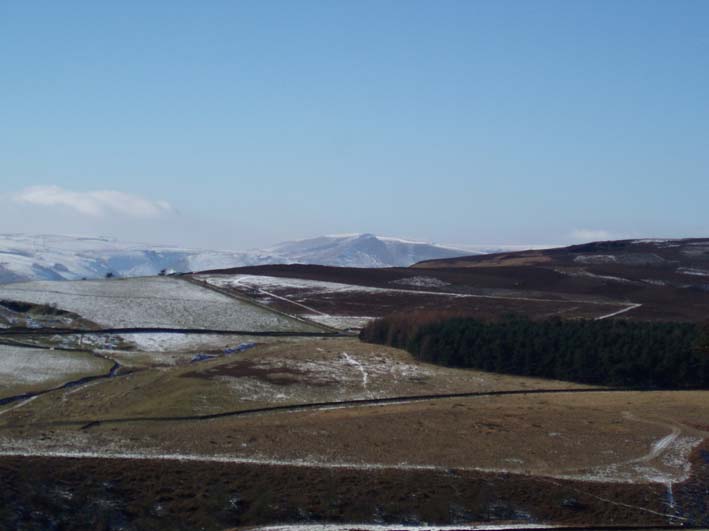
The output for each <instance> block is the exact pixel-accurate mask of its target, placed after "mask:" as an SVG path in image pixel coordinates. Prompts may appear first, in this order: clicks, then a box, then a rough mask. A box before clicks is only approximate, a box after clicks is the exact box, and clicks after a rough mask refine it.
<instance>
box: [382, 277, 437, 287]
mask: <svg viewBox="0 0 709 531" xmlns="http://www.w3.org/2000/svg"><path fill="white" fill-rule="evenodd" d="M390 284H396V285H399V286H412V287H415V288H444V287H446V286H450V283H449V282H444V281H443V280H440V279H438V278H435V277H425V276H416V277H407V278H400V279H398V280H392V281H391V282H390Z"/></svg>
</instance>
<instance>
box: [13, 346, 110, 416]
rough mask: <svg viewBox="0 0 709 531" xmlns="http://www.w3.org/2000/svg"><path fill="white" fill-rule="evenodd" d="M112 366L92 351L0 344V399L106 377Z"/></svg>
mask: <svg viewBox="0 0 709 531" xmlns="http://www.w3.org/2000/svg"><path fill="white" fill-rule="evenodd" d="M112 365H113V364H112V363H111V362H109V361H108V360H105V359H103V358H100V357H96V356H93V355H91V354H90V353H88V352H64V351H59V350H46V349H33V348H21V347H13V346H8V345H0V399H2V398H5V397H9V396H13V395H19V394H22V393H27V392H35V391H41V390H44V389H50V388H53V387H57V386H59V385H62V384H63V383H65V382H68V381H72V380H78V379H80V378H84V377H86V376H93V375H97V374H104V373H106V372H108V371H109V370H110V369H111V366H112ZM1 411H2V409H0V412H1Z"/></svg>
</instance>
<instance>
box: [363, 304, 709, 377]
mask: <svg viewBox="0 0 709 531" xmlns="http://www.w3.org/2000/svg"><path fill="white" fill-rule="evenodd" d="M360 337H361V339H363V340H364V341H369V342H373V343H381V344H386V345H390V346H394V347H398V348H404V349H406V350H408V351H409V352H410V353H411V354H413V355H414V356H415V357H416V358H417V359H419V360H422V361H426V362H431V363H435V364H439V365H445V366H449V367H467V368H475V369H480V370H484V371H490V372H499V373H505V374H516V375H524V376H534V377H541V378H553V379H557V380H567V381H572V382H580V383H586V384H595V385H607V386H621V387H638V388H661V389H690V388H691V389H699V388H703V389H707V388H709V325H705V326H700V325H697V324H694V323H655V322H634V321H626V320H601V321H590V320H569V321H564V320H562V319H558V318H555V319H549V320H545V321H531V320H529V319H527V318H524V317H517V316H509V317H507V318H505V319H502V320H500V321H495V322H484V321H480V320H476V319H472V318H468V317H464V316H451V315H446V314H416V313H413V314H397V315H392V316H389V317H384V318H382V319H378V320H376V321H372V322H371V323H369V324H368V325H367V326H366V327H365V328H364V329H363V330H362V332H361V335H360Z"/></svg>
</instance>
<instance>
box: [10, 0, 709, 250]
mask: <svg viewBox="0 0 709 531" xmlns="http://www.w3.org/2000/svg"><path fill="white" fill-rule="evenodd" d="M708 23H709V2H706V1H703V0H696V1H687V0H666V1H662V2H658V1H651V0H638V1H633V0H623V1H603V0H594V1H581V0H574V1H568V0H560V1H532V0H524V1H523V0H516V1H505V0H495V1H489V2H484V1H473V0H468V1H445V0H436V1H433V0H431V1H427V2H421V1H414V0H406V1H391V0H378V1H367V0H356V1H355V0H352V1H347V2H346V1H334V0H332V1H321V2H315V1H296V0H288V1H282V2H277V1H268V0H259V1H256V0H254V1H248V2H247V1H241V2H240V1H224V2H220V1H216V0H214V1H210V2H194V1H179V0H170V1H158V0H153V1H150V2H143V1H121V2H88V1H87V2H72V1H66V2H54V1H52V2H49V1H47V2H42V1H33V2H26V1H21V0H17V1H13V0H5V1H3V2H1V3H0V98H1V101H2V105H1V106H0V182H1V183H2V187H1V188H0V227H1V230H0V232H11V231H12V232H14V231H31V232H71V233H85V234H96V233H99V234H110V235H114V236H116V237H120V238H128V239H138V240H149V241H155V242H165V243H176V244H184V245H191V246H202V247H210V246H211V247H231V248H242V247H253V246H260V245H266V244H270V243H273V242H276V241H281V240H287V239H292V238H300V237H307V236H314V235H318V234H329V233H338V232H373V233H377V234H383V235H396V236H402V237H409V238H415V239H424V240H431V241H438V242H450V243H452V242H456V243H469V244H475V243H509V244H512V243H515V244H518V243H565V242H571V241H579V240H583V239H595V238H594V237H623V236H629V237H635V236H660V237H666V236H669V237H672V236H690V235H693V236H709V234H708V233H709V209H708V208H707V203H708V202H709V201H707V199H708V198H709V97H708V96H707V95H708V94H709V32H708V31H707V30H706V28H707V24H708Z"/></svg>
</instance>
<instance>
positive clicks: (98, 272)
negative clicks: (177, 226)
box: [0, 234, 471, 282]
mask: <svg viewBox="0 0 709 531" xmlns="http://www.w3.org/2000/svg"><path fill="white" fill-rule="evenodd" d="M466 254H471V253H470V251H465V250H461V249H454V248H448V247H443V246H439V245H434V244H430V243H421V242H412V241H407V240H401V239H396V238H383V237H377V236H374V235H372V234H348V235H339V236H322V237H319V238H312V239H307V240H301V241H294V242H285V243H281V244H278V245H275V246H273V247H271V248H268V249H262V250H251V251H219V250H217V251H213V250H198V249H183V248H178V247H168V246H161V245H146V244H139V243H128V242H120V241H117V240H112V239H107V238H86V237H76V236H61V235H27V234H5V235H0V282H19V281H24V280H40V279H41V280H71V279H80V278H101V277H104V276H105V275H106V274H108V273H113V274H114V275H117V276H142V275H156V274H157V273H158V272H160V271H161V270H163V269H166V270H168V271H178V272H187V271H203V270H207V269H219V268H226V267H238V266H247V265H261V264H278V263H282V264H292V263H302V264H320V265H335V266H349V267H392V266H409V265H411V264H414V263H416V262H420V261H422V260H432V259H441V258H453V257H457V256H461V255H466Z"/></svg>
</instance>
